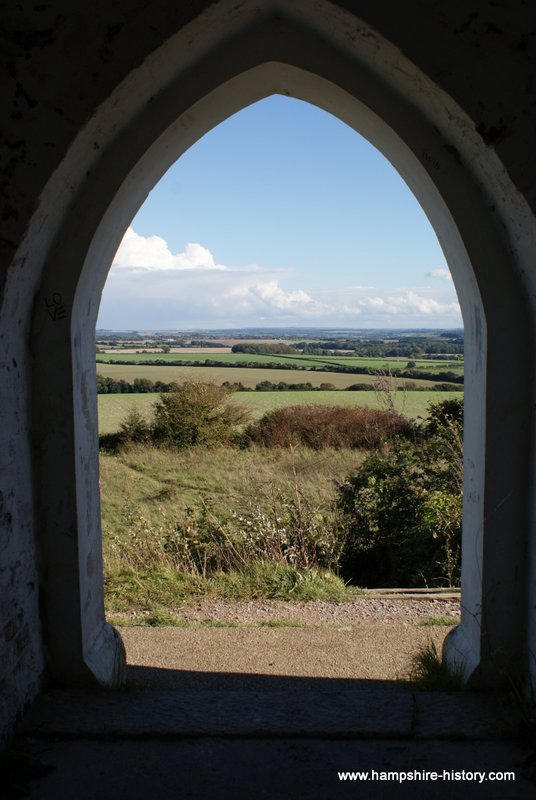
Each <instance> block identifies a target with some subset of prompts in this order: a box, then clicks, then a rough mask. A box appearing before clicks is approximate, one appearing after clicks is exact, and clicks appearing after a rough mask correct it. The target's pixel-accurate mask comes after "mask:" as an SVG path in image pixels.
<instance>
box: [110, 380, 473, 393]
mask: <svg viewBox="0 0 536 800" xmlns="http://www.w3.org/2000/svg"><path fill="white" fill-rule="evenodd" d="M221 385H222V387H224V388H225V389H228V390H229V391H231V392H337V391H348V392H374V391H376V390H377V387H376V386H374V384H372V383H353V384H352V385H351V386H347V387H346V388H345V389H338V388H337V387H336V386H335V385H334V384H333V383H321V384H320V386H313V384H312V383H310V382H309V381H307V382H306V383H286V382H285V381H279V382H278V383H273V382H272V381H260V383H257V385H256V386H255V388H254V389H252V388H251V387H250V386H244V384H243V383H242V382H241V381H239V382H238V383H231V382H230V381H224V382H223V383H222V384H221ZM175 386H176V384H175V383H165V382H164V381H151V380H149V379H148V378H134V380H133V381H132V383H130V382H129V381H125V380H116V379H115V378H109V377H107V376H105V375H97V393H98V394H155V393H156V394H166V393H167V392H172V391H173V389H174V387H175ZM401 390H402V391H404V390H405V391H412V392H418V391H426V392H428V391H437V392H462V391H463V386H460V385H453V384H452V383H436V384H433V385H431V386H416V385H415V384H414V383H407V384H406V385H405V386H403V387H401Z"/></svg>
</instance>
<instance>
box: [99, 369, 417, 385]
mask: <svg viewBox="0 0 536 800" xmlns="http://www.w3.org/2000/svg"><path fill="white" fill-rule="evenodd" d="M97 373H98V374H99V375H104V376H106V377H109V378H114V379H115V380H117V381H119V380H124V381H128V382H129V383H132V381H133V380H134V379H135V378H148V379H149V380H151V381H164V382H165V383H172V382H173V381H174V382H175V383H182V381H184V380H189V379H190V380H191V379H194V380H200V381H214V382H216V383H223V382H224V381H229V383H239V382H242V384H243V385H244V386H247V387H249V388H251V389H254V388H255V386H256V385H257V384H258V383H261V382H262V381H272V383H279V382H280V381H284V382H285V383H311V384H312V385H313V386H320V385H321V384H322V383H332V384H333V385H334V386H335V387H336V388H337V389H346V388H347V387H348V386H352V384H354V383H369V384H372V383H374V381H375V380H376V378H375V376H374V375H347V374H345V373H342V372H312V371H309V370H294V369H288V370H287V369H261V368H259V369H257V368H255V367H250V368H247V369H246V368H244V367H223V366H222V367H163V366H158V365H155V366H147V365H140V366H136V365H135V364H125V365H123V364H97ZM391 381H392V385H393V387H396V386H404V384H405V383H407V379H405V378H391ZM411 383H414V384H415V385H416V386H422V387H423V388H426V387H429V386H430V381H426V380H414V379H413V378H412V379H411Z"/></svg>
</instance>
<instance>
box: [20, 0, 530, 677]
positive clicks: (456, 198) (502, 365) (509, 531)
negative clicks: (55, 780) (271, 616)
mask: <svg viewBox="0 0 536 800" xmlns="http://www.w3.org/2000/svg"><path fill="white" fill-rule="evenodd" d="M243 5H247V8H244V7H243V6H240V5H237V6H236V7H234V6H233V4H231V3H227V2H223V3H218V4H216V5H214V6H213V7H210V8H209V9H208V10H207V11H205V12H204V13H203V14H202V15H201V16H200V17H199V18H197V19H196V20H195V21H194V22H192V23H190V25H187V26H186V27H185V28H184V29H182V30H181V31H179V32H178V33H177V34H176V35H174V36H173V37H171V39H169V40H168V41H167V42H166V43H165V44H164V45H163V46H162V47H160V48H159V49H158V50H157V51H156V52H154V53H153V55H152V56H150V57H149V58H147V59H146V60H145V62H144V63H143V64H142V65H141V66H140V67H138V68H137V69H136V70H134V71H133V72H131V73H130V74H129V76H128V77H127V78H126V79H125V80H124V81H123V82H122V83H121V84H120V85H119V86H118V87H117V88H116V90H115V91H114V92H113V94H112V95H111V97H110V98H109V99H108V100H107V101H106V102H105V103H103V104H102V105H101V107H100V108H99V110H98V112H97V114H96V115H95V116H94V118H93V119H92V120H90V122H88V123H87V125H86V127H85V128H84V129H83V130H82V131H80V134H79V136H78V137H77V139H76V141H75V142H74V143H73V145H72V147H71V148H70V150H69V152H68V153H67V155H66V157H65V159H64V161H63V162H62V164H61V165H60V166H59V168H58V169H57V171H56V173H55V175H54V176H53V177H52V178H51V180H50V181H49V183H48V185H47V187H46V189H45V192H44V193H43V195H42V198H41V211H40V212H38V213H37V214H36V215H35V217H34V221H33V224H32V226H31V227H30V229H29V231H28V233H27V236H26V243H27V244H26V247H27V249H28V251H29V252H30V251H32V250H35V248H36V247H39V246H41V247H42V248H43V253H44V257H43V259H42V262H43V265H42V269H41V265H39V267H38V268H37V267H36V269H38V271H37V272H36V277H35V280H36V284H37V291H36V294H35V302H34V305H33V311H32V312H31V332H30V343H31V351H32V354H33V369H32V386H33V388H32V401H33V430H34V436H33V462H34V479H35V491H36V497H37V509H38V521H39V522H38V534H39V541H40V551H41V566H40V571H41V585H42V597H43V601H42V602H43V612H44V613H43V619H44V628H45V644H46V650H47V654H48V662H49V669H50V672H51V674H52V675H53V676H54V677H55V678H57V679H59V680H61V681H64V682H67V683H76V682H82V683H83V682H88V681H94V680H97V681H98V682H100V683H103V684H112V683H114V682H115V681H116V680H117V679H118V676H119V673H120V671H121V661H122V654H121V645H120V641H119V639H118V637H117V636H116V635H115V633H114V631H113V629H112V628H111V627H110V626H109V625H107V624H106V623H105V620H104V613H103V603H102V565H101V548H100V514H99V502H98V463H97V457H98V453H97V431H96V394H95V391H96V390H95V385H94V384H95V381H94V339H93V333H94V327H95V320H96V315H97V310H98V302H99V298H100V293H101V290H102V287H103V285H104V281H105V277H106V273H107V271H108V268H109V266H110V263H111V260H112V257H113V254H114V252H115V249H116V247H117V245H118V243H119V241H120V239H121V236H122V233H123V231H124V229H125V228H126V226H127V224H128V223H129V221H130V219H131V218H132V216H133V214H134V212H135V211H136V210H137V208H138V207H139V206H140V205H141V203H142V202H143V199H144V197H145V196H146V194H147V192H148V191H149V190H150V188H151V187H152V186H153V185H154V183H156V181H157V180H158V178H159V177H160V176H161V175H162V174H163V172H164V171H165V170H166V169H167V167H168V166H170V165H171V163H173V162H174V161H175V160H176V159H177V157H179V156H180V154H181V153H182V152H184V150H185V149H187V148H188V147H189V146H190V145H192V144H193V143H194V142H195V141H196V140H197V139H199V138H200V136H202V135H203V133H205V132H206V131H207V130H209V129H210V128H211V127H213V126H214V125H216V124H218V123H219V122H220V121H222V120H223V119H224V118H226V117H228V116H230V115H231V114H232V113H234V112H235V111H237V110H239V109H240V108H243V107H244V106H245V105H247V104H249V103H251V102H254V101H255V100H258V99H261V98H262V97H265V96H267V95H269V94H273V93H283V94H290V95H293V96H295V97H297V98H299V99H302V100H307V101H309V102H313V103H315V104H316V105H319V106H321V107H322V108H324V109H325V110H326V111H329V112H331V113H333V114H335V115H336V116H338V117H340V118H341V119H342V120H343V121H345V122H347V123H348V124H350V125H351V126H352V127H354V128H356V130H359V132H360V133H362V134H363V135H364V136H366V137H367V138H368V139H370V140H371V141H372V143H373V144H375V145H376V146H377V147H378V148H379V149H380V150H382V151H383V152H384V154H385V155H386V156H387V157H388V158H389V159H390V160H391V161H392V163H393V164H394V165H395V167H396V168H397V169H398V171H399V172H400V173H401V175H402V176H403V177H404V179H405V180H406V181H407V183H408V184H409V185H410V187H411V188H412V190H413V191H414V193H415V195H416V196H417V198H418V199H419V201H420V202H421V205H422V206H423V208H424V210H425V212H426V213H427V215H428V217H429V218H430V220H431V222H432V224H433V226H434V228H435V230H436V233H437V235H438V238H439V240H440V242H441V244H442V246H443V248H444V251H445V254H446V257H447V260H448V263H449V266H450V268H451V270H452V272H453V275H454V279H455V283H456V286H457V289H458V293H459V296H460V300H461V305H462V312H463V316H464V322H465V328H466V339H467V349H468V355H467V373H468V383H467V386H466V420H467V424H466V429H467V435H466V442H465V453H466V455H465V497H464V541H463V574H462V603H463V607H464V612H463V616H462V622H461V625H460V626H459V628H458V629H457V630H456V631H455V632H454V634H453V635H452V636H451V638H450V640H449V642H448V644H447V650H446V653H447V658H448V660H450V661H451V662H454V661H459V662H460V663H461V664H462V666H463V669H464V675H465V679H466V681H468V682H469V681H472V682H474V683H478V684H481V685H486V684H490V685H496V684H499V683H500V682H501V680H502V678H503V676H504V673H505V672H508V674H509V675H510V676H512V675H516V676H520V677H522V678H525V679H529V678H530V677H531V676H532V680H534V679H535V678H536V676H535V668H534V666H533V665H532V666H531V664H530V658H531V656H530V653H531V646H530V643H529V642H528V640H527V634H526V629H527V625H528V621H529V618H528V614H529V591H530V585H529V572H528V567H527V564H528V556H529V544H530V541H529V531H530V521H531V513H532V510H531V507H530V491H529V486H530V483H531V481H532V472H531V469H532V461H531V459H532V451H533V442H532V435H533V431H532V410H531V409H532V405H533V388H532V382H531V379H530V369H529V366H531V365H532V363H533V355H532V342H533V332H532V319H533V317H534V309H533V307H532V306H531V301H530V299H529V292H530V289H531V286H530V280H531V279H530V277H527V272H526V271H524V270H526V266H527V265H528V263H529V254H530V247H531V244H532V243H533V242H534V241H535V240H536V231H535V226H534V220H533V218H532V215H531V214H530V213H529V212H528V210H527V209H526V208H525V206H524V203H523V200H522V199H521V198H520V196H519V194H518V192H517V191H516V190H515V188H514V187H513V185H512V184H511V183H510V181H509V178H508V176H507V175H506V174H505V171H504V168H503V167H502V165H501V163H500V161H499V159H498V158H497V156H496V155H495V154H494V152H493V151H491V150H490V149H489V147H487V145H486V143H485V142H484V141H483V139H482V137H481V136H480V135H479V134H478V132H477V131H476V130H475V124H474V121H472V120H470V119H469V118H468V117H467V116H466V115H465V114H464V112H463V111H462V110H461V109H460V108H458V107H457V106H456V105H455V104H454V102H453V101H452V100H451V99H450V98H449V97H448V96H446V95H445V94H444V93H443V92H442V91H441V90H440V89H439V87H438V86H437V85H435V84H434V83H433V82H432V81H430V80H429V79H428V78H427V77H426V76H425V75H424V74H423V73H422V72H420V71H419V70H418V69H417V68H416V67H415V66H413V65H412V64H411V63H410V62H409V61H408V60H407V59H405V58H404V57H403V56H402V54H401V53H400V52H399V51H398V50H397V49H396V48H395V47H394V46H393V45H391V44H390V43H389V42H387V41H386V40H385V39H383V38H382V37H381V36H380V35H379V34H378V33H377V32H375V31H373V30H372V29H371V28H369V27H368V26H367V25H366V24H365V23H362V22H360V21H358V20H356V18H355V17H353V16H352V15H350V14H347V13H346V12H344V11H342V10H341V9H340V7H338V6H333V5H331V4H330V3H328V2H319V3H315V5H314V9H313V8H311V4H306V3H301V2H300V3H296V4H295V5H294V4H293V9H291V10H290V9H286V8H284V7H283V5H281V6H279V5H278V4H276V3H269V2H262V1H261V0H259V2H254V3H251V4H243ZM51 208H52V209H54V211H53V212H51V211H50V209H51ZM43 215H45V219H46V225H45V226H43V219H44V217H43ZM43 227H44V230H45V232H44V233H43ZM13 291H14V293H15V294H14V298H15V300H14V302H17V301H18V302H20V303H23V302H27V301H25V300H24V299H21V298H22V295H23V293H24V287H22V286H21V285H19V286H17V285H15V286H14V290H13ZM505 331H508V338H506V337H505V335H504V333H505ZM512 352H515V353H516V361H517V363H519V364H523V363H524V364H526V367H527V368H526V369H524V370H518V371H516V373H515V374H514V375H511V376H510V379H509V395H508V397H507V398H504V399H502V400H501V399H500V398H501V393H502V390H503V388H504V377H503V375H504V371H505V369H507V368H509V364H510V359H511V354H512ZM532 649H534V648H533V647H532ZM531 670H532V671H531Z"/></svg>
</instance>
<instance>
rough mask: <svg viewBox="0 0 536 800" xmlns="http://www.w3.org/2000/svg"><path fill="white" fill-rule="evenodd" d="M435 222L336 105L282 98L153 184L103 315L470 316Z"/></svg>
mask: <svg viewBox="0 0 536 800" xmlns="http://www.w3.org/2000/svg"><path fill="white" fill-rule="evenodd" d="M461 324H462V323H461V317H460V313H459V308H458V303H457V298H456V293H455V291H454V288H453V285H452V282H451V280H450V275H449V273H448V269H447V265H446V262H445V259H444V256H443V254H442V251H441V248H440V246H439V244H438V242H437V239H436V237H435V234H434V232H433V230H432V228H431V226H430V224H429V222H428V220H427V219H426V216H425V214H424V212H423V210H422V209H421V207H420V205H419V204H418V202H417V201H416V199H415V198H414V197H413V195H412V194H411V192H410V190H409V189H408V188H407V186H406V184H405V183H404V182H403V180H402V179H401V178H400V176H399V175H398V173H397V172H396V171H395V170H394V168H393V167H392V166H391V165H390V164H389V162H388V161H387V160H386V159H385V158H384V157H383V156H382V155H381V154H380V153H379V152H378V151H377V150H376V149H375V148H374V147H373V146H372V145H371V144H369V143H368V142H367V141H366V140H365V139H363V138H362V137H361V136H360V135H359V134H357V133H356V132H355V131H354V130H352V129H350V128H348V127H347V126H346V125H345V124H344V123H342V122H340V121H339V120H337V119H336V118H334V117H332V116H331V115H328V114H326V113H325V112H324V111H321V110H320V109H317V108H315V107H314V106H311V105H309V104H307V103H303V102H301V101H298V100H293V99H291V98H288V97H281V96H274V97H270V98H268V99H266V100H263V101H260V102H259V103H255V104H254V105H252V106H249V107H248V108H246V109H244V110H243V111H241V112H240V113H238V114H236V115H234V116H233V117H231V118H229V119H228V120H226V121H225V122H223V123H222V124H221V125H219V126H218V127H217V128H215V129H214V130H212V131H210V132H209V133H208V134H207V135H206V136H204V137H203V138H202V139H201V140H200V141H199V142H197V144H196V145H194V146H193V147H192V148H191V149H190V150H189V151H188V152H186V153H185V154H184V155H183V156H182V157H181V158H180V159H179V160H178V161H177V162H176V163H175V165H174V166H173V167H172V168H171V169H170V170H169V171H168V172H167V173H166V175H165V176H164V177H163V178H162V180H161V181H160V182H159V183H158V184H157V185H156V186H155V187H154V189H153V191H152V192H151V194H150V195H149V197H148V199H147V200H146V202H145V203H144V205H143V206H142V207H141V208H140V210H139V212H138V214H137V215H136V217H135V218H134V220H133V221H132V223H131V227H130V228H129V229H128V231H127V232H126V234H125V239H124V240H123V243H122V245H121V247H120V248H119V250H118V253H117V255H116V257H115V259H114V265H113V266H112V269H111V271H110V274H109V278H108V281H107V284H106V287H105V290H104V293H103V299H102V303H101V310H100V314H99V320H98V323H97V327H99V328H116V329H124V328H137V329H172V328H179V329H188V328H195V327H205V328H210V327H213V328H222V327H238V326H248V327H250V326H259V327H278V326H289V325H296V326H303V327H314V326H318V327H330V326H332V327H355V328H385V327H397V328H404V327H408V328H411V327H423V328H426V327H428V328H433V327H460V326H461Z"/></svg>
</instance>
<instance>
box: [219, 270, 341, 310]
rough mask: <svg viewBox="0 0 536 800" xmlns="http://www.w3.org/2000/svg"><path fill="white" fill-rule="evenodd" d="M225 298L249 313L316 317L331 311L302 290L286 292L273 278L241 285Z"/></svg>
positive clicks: (231, 290) (230, 291)
mask: <svg viewBox="0 0 536 800" xmlns="http://www.w3.org/2000/svg"><path fill="white" fill-rule="evenodd" d="M225 297H226V299H228V300H230V301H233V300H234V301H238V303H239V304H240V307H241V309H242V310H243V311H245V310H247V311H249V312H253V311H255V310H257V311H262V312H264V313H274V312H277V313H284V314H298V315H300V316H317V315H319V314H322V313H326V312H330V311H333V309H331V308H330V306H327V305H324V304H322V303H318V302H317V301H316V300H314V299H313V298H312V297H311V295H310V294H308V293H307V292H305V291H303V289H295V290H294V291H290V292H286V291H285V290H284V289H282V288H281V286H279V281H278V280H277V279H275V278H272V279H271V280H268V281H265V282H264V283H254V284H252V285H248V284H244V283H242V284H241V285H239V286H235V287H233V288H232V289H230V290H229V292H227V294H226V295H225Z"/></svg>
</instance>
